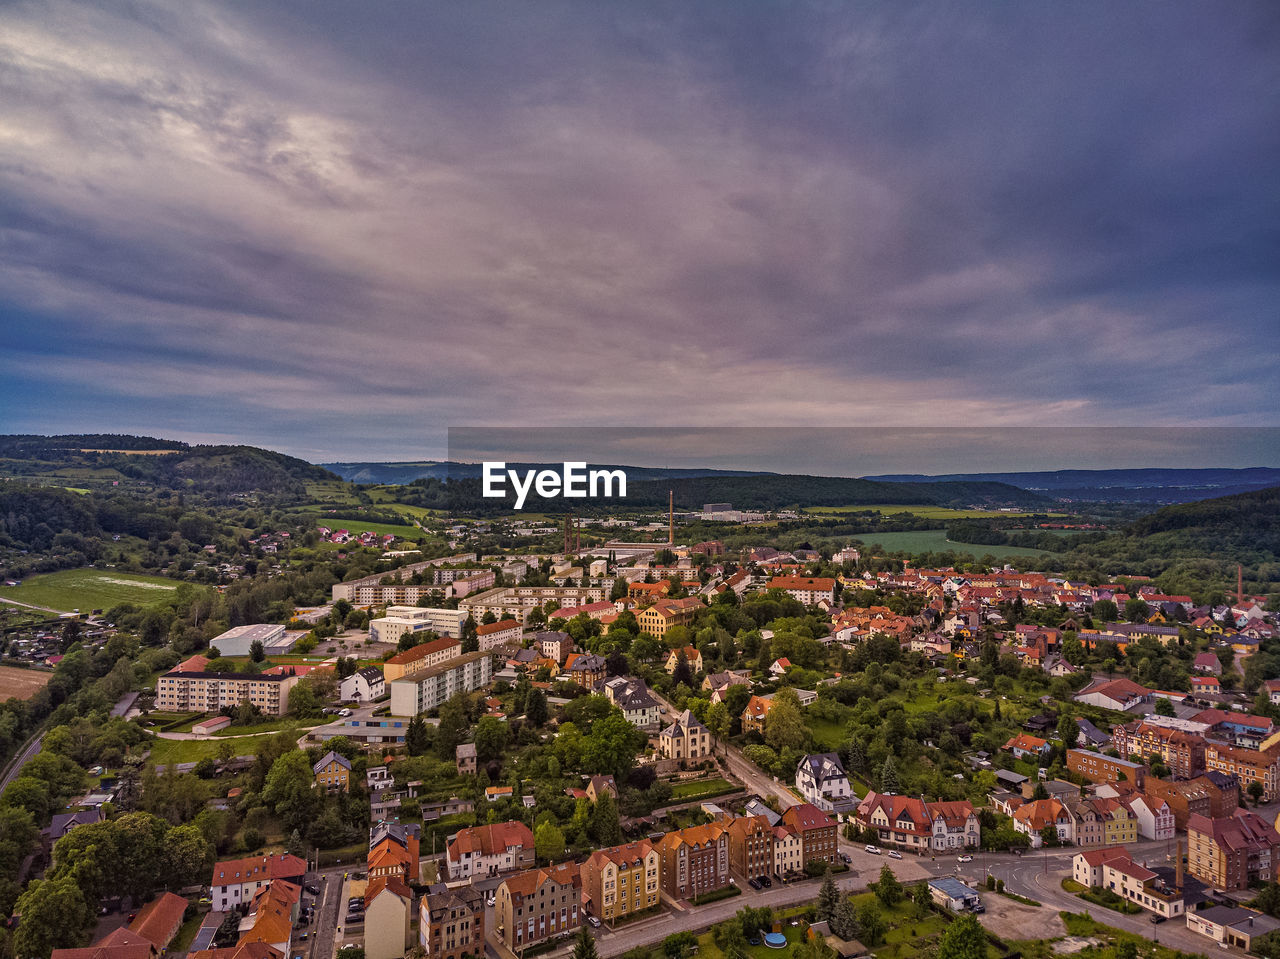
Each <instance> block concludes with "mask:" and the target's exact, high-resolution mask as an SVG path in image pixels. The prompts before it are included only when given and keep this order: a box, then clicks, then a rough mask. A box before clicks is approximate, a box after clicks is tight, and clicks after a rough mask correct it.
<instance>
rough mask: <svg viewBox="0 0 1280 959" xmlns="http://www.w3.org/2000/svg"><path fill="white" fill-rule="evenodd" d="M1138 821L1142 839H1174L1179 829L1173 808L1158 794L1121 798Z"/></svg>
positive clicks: (1141, 794)
mask: <svg viewBox="0 0 1280 959" xmlns="http://www.w3.org/2000/svg"><path fill="white" fill-rule="evenodd" d="M1120 801H1121V802H1122V803H1124V804H1125V805H1126V806H1127V807H1128V808H1129V811H1130V812H1131V813H1133V815H1134V818H1135V819H1136V820H1137V822H1138V836H1139V837H1140V838H1142V839H1172V838H1173V837H1174V834H1175V833H1176V831H1177V824H1176V823H1175V822H1174V817H1173V809H1172V808H1170V806H1169V804H1168V803H1167V802H1165V801H1164V800H1163V799H1160V798H1159V797H1157V796H1152V795H1148V794H1145V793H1139V794H1138V795H1136V796H1130V797H1128V798H1127V799H1121V800H1120Z"/></svg>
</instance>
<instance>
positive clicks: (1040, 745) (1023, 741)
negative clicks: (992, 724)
mask: <svg viewBox="0 0 1280 959" xmlns="http://www.w3.org/2000/svg"><path fill="white" fill-rule="evenodd" d="M1004 748H1005V749H1007V750H1008V751H1009V752H1011V753H1013V755H1014V756H1016V757H1017V758H1018V759H1030V760H1031V761H1032V762H1036V763H1038V762H1041V761H1042V760H1044V758H1045V757H1046V756H1048V755H1049V753H1050V752H1051V751H1052V750H1053V747H1052V746H1050V745H1049V743H1048V742H1047V741H1045V740H1043V739H1039V738H1037V737H1036V736H1030V735H1028V734H1026V733H1023V734H1021V735H1019V736H1014V737H1013V738H1012V739H1010V740H1009V741H1008V742H1007V743H1005V744H1004Z"/></svg>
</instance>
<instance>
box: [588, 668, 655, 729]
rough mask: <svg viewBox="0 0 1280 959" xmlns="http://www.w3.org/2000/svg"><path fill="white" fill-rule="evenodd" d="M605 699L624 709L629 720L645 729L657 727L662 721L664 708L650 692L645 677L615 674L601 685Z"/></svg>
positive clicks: (623, 711) (624, 714) (623, 713)
mask: <svg viewBox="0 0 1280 959" xmlns="http://www.w3.org/2000/svg"><path fill="white" fill-rule="evenodd" d="M600 690H601V692H603V693H604V697H605V699H607V700H609V702H611V703H613V704H614V705H615V706H617V707H618V708H619V709H621V710H622V715H623V716H625V717H626V718H627V722H629V723H631V725H633V726H637V727H639V728H640V729H644V730H654V729H657V728H658V726H659V724H660V723H661V721H662V709H661V707H659V705H658V701H657V700H656V699H654V698H653V694H652V693H651V692H649V687H648V686H647V685H645V681H644V680H643V679H636V678H635V677H634V676H614V677H613V678H612V679H606V680H605V681H604V682H603V683H602V684H601V686H600Z"/></svg>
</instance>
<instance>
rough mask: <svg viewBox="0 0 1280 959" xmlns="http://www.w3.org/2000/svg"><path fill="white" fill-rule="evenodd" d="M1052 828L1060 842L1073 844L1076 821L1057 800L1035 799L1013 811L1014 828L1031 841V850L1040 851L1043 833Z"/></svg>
mask: <svg viewBox="0 0 1280 959" xmlns="http://www.w3.org/2000/svg"><path fill="white" fill-rule="evenodd" d="M1047 826H1052V827H1053V829H1054V831H1055V832H1056V833H1057V834H1058V841H1059V842H1071V841H1072V839H1073V835H1074V830H1075V821H1074V820H1073V819H1072V816H1071V811H1070V810H1069V809H1068V808H1067V807H1066V805H1065V804H1063V803H1062V802H1061V801H1060V800H1057V799H1035V800H1032V801H1031V802H1028V803H1023V804H1022V805H1020V806H1018V808H1016V809H1015V810H1014V811H1013V828H1014V829H1015V830H1017V831H1018V832H1020V833H1023V834H1024V835H1026V836H1027V837H1028V838H1029V839H1030V840H1031V848H1032V849H1039V848H1040V843H1041V841H1042V840H1041V832H1042V831H1043V830H1044V829H1045V827H1047Z"/></svg>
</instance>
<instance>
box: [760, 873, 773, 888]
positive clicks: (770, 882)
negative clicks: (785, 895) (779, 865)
mask: <svg viewBox="0 0 1280 959" xmlns="http://www.w3.org/2000/svg"><path fill="white" fill-rule="evenodd" d="M760 881H761V882H762V883H764V887H765V888H766V889H768V888H769V887H770V886H772V885H773V880H772V879H771V878H769V877H768V876H761V877H760Z"/></svg>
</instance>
